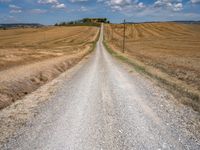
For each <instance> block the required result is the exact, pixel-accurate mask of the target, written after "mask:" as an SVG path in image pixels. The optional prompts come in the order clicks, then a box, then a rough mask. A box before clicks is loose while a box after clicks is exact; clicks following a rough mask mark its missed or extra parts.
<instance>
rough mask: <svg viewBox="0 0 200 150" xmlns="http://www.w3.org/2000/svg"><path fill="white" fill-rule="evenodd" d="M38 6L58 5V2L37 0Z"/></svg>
mask: <svg viewBox="0 0 200 150" xmlns="http://www.w3.org/2000/svg"><path fill="white" fill-rule="evenodd" d="M38 3H39V4H58V3H59V2H58V0H38Z"/></svg>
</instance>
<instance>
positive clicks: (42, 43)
mask: <svg viewBox="0 0 200 150" xmlns="http://www.w3.org/2000/svg"><path fill="white" fill-rule="evenodd" d="M98 31H99V30H98V28H97V27H82V26H81V27H49V28H39V29H11V30H0V35H1V36H0V109H1V108H4V107H6V106H8V105H10V104H11V103H12V102H14V101H16V100H18V99H21V98H22V97H23V96H25V95H27V94H29V93H31V92H32V91H34V90H36V89H37V88H38V87H39V86H41V85H43V84H45V83H47V82H48V81H51V80H52V79H54V78H55V77H57V76H58V75H59V74H60V73H62V72H64V71H65V70H66V69H69V68H70V67H72V66H73V65H75V64H76V63H78V62H79V61H80V60H81V59H82V58H83V57H84V56H86V55H87V54H88V53H89V52H90V51H91V50H92V49H93V48H94V45H95V43H96V40H97V35H98Z"/></svg>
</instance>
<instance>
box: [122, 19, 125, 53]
mask: <svg viewBox="0 0 200 150" xmlns="http://www.w3.org/2000/svg"><path fill="white" fill-rule="evenodd" d="M125 23H126V20H125V19H124V35H123V49H122V52H123V53H124V52H125V36H126V24H125Z"/></svg>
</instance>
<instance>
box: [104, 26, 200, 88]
mask: <svg viewBox="0 0 200 150" xmlns="http://www.w3.org/2000/svg"><path fill="white" fill-rule="evenodd" d="M122 36H123V25H119V24H118V25H116V24H112V25H105V41H106V42H107V43H108V44H109V45H110V46H111V47H113V49H114V50H117V51H122V41H123V40H122ZM125 37H126V38H125V41H126V42H125V54H127V55H128V56H130V57H131V58H133V59H135V60H138V61H140V62H142V63H144V64H145V65H147V66H153V67H154V68H157V69H159V70H160V71H162V72H164V73H166V74H168V75H170V76H172V77H174V78H176V79H177V81H181V82H184V83H185V84H187V85H189V86H191V87H192V88H194V89H195V90H197V91H200V25H186V24H177V23H144V24H132V25H130V24H129V25H126V36H125Z"/></svg>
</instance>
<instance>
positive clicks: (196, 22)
mask: <svg viewBox="0 0 200 150" xmlns="http://www.w3.org/2000/svg"><path fill="white" fill-rule="evenodd" d="M161 22H175V23H183V24H200V21H184V20H183V21H149V22H126V23H125V24H140V23H161Z"/></svg>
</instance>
